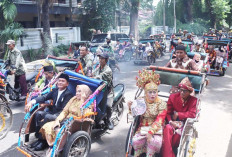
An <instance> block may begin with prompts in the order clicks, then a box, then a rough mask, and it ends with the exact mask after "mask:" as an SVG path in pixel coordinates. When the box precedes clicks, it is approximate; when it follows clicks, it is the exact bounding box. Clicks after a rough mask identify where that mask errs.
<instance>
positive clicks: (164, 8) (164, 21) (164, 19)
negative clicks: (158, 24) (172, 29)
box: [163, 0, 166, 33]
mask: <svg viewBox="0 0 232 157" xmlns="http://www.w3.org/2000/svg"><path fill="white" fill-rule="evenodd" d="M163 29H164V33H166V30H165V0H163Z"/></svg>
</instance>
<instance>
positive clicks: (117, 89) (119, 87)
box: [114, 84, 124, 101]
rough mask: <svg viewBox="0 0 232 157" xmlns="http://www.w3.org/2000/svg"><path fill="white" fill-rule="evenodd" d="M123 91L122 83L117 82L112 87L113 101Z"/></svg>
mask: <svg viewBox="0 0 232 157" xmlns="http://www.w3.org/2000/svg"><path fill="white" fill-rule="evenodd" d="M123 92H124V85H123V84H117V85H116V86H115V87H114V101H117V100H118V99H119V98H120V97H121V96H122V94H123Z"/></svg>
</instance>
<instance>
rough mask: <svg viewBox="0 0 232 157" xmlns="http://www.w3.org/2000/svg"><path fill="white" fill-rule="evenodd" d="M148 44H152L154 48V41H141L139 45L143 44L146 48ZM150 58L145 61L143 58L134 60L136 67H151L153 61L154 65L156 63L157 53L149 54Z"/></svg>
mask: <svg viewBox="0 0 232 157" xmlns="http://www.w3.org/2000/svg"><path fill="white" fill-rule="evenodd" d="M148 42H149V43H150V44H151V46H153V43H154V39H140V40H139V43H141V44H143V46H145V45H146V44H147V43H148ZM148 58H149V59H143V57H142V58H139V59H138V58H136V59H135V60H134V64H135V65H150V63H151V61H152V63H155V61H156V55H155V52H154V51H151V52H149V54H148Z"/></svg>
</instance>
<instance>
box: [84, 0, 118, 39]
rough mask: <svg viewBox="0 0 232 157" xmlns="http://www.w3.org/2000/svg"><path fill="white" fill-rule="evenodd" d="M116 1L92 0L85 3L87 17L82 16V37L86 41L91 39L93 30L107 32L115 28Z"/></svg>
mask: <svg viewBox="0 0 232 157" xmlns="http://www.w3.org/2000/svg"><path fill="white" fill-rule="evenodd" d="M115 2H116V1H115V0H107V1H105V0H91V1H84V2H83V6H84V11H85V13H86V14H85V15H82V24H81V26H82V35H83V38H84V39H90V37H91V32H90V30H91V29H96V30H101V31H102V32H107V31H109V30H110V28H111V27H113V26H115V23H114V19H115V9H116V4H115Z"/></svg>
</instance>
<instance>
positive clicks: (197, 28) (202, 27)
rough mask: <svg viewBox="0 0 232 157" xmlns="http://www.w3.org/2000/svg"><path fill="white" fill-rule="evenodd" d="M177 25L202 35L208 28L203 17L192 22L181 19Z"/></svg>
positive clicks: (178, 27) (179, 27)
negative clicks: (184, 21) (182, 21)
mask: <svg viewBox="0 0 232 157" xmlns="http://www.w3.org/2000/svg"><path fill="white" fill-rule="evenodd" d="M176 27H177V30H178V29H182V30H185V29H186V30H188V32H194V34H197V35H202V34H203V33H204V32H207V30H208V28H209V27H208V24H207V22H204V21H202V19H196V20H195V21H193V22H192V23H184V24H183V23H181V22H180V21H179V20H177V22H176Z"/></svg>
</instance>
